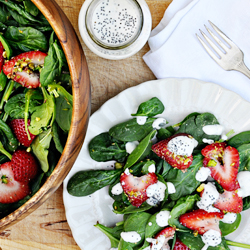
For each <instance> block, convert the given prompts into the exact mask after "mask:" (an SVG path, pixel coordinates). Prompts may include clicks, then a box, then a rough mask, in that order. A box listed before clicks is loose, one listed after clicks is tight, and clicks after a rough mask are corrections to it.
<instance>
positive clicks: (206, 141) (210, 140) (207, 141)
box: [202, 138, 214, 144]
mask: <svg viewBox="0 0 250 250" xmlns="http://www.w3.org/2000/svg"><path fill="white" fill-rule="evenodd" d="M202 141H203V142H204V143H207V144H213V143H214V140H212V139H206V138H203V139H202Z"/></svg>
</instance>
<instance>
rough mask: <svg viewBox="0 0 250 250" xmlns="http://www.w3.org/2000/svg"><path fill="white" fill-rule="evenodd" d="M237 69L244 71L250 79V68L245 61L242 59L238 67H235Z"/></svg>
mask: <svg viewBox="0 0 250 250" xmlns="http://www.w3.org/2000/svg"><path fill="white" fill-rule="evenodd" d="M235 70H237V71H239V72H241V73H243V74H244V75H245V76H247V77H248V78H249V79H250V70H249V68H248V67H247V66H246V65H245V63H244V62H243V61H242V62H240V63H239V64H238V65H237V67H236V68H235Z"/></svg>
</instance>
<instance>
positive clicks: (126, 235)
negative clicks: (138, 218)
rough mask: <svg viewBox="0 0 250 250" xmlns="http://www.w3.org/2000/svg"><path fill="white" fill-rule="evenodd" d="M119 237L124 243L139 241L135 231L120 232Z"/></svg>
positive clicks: (139, 238)
mask: <svg viewBox="0 0 250 250" xmlns="http://www.w3.org/2000/svg"><path fill="white" fill-rule="evenodd" d="M121 237H122V239H123V240H124V241H126V242H129V243H136V242H139V241H140V240H141V236H140V234H138V233H137V232H135V231H131V232H122V233H121Z"/></svg>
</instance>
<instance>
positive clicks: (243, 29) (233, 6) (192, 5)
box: [143, 0, 250, 101]
mask: <svg viewBox="0 0 250 250" xmlns="http://www.w3.org/2000/svg"><path fill="white" fill-rule="evenodd" d="M249 10H250V1H249V0H173V1H172V3H171V4H170V5H169V7H168V8H167V10H166V12H165V14H164V17H163V19H162V20H161V22H160V23H159V24H158V26H157V27H156V28H155V29H154V30H152V33H151V36H150V38H149V40H148V43H149V47H150V51H149V52H148V53H147V54H145V55H144V56H143V59H144V61H145V63H146V64H147V65H148V67H149V68H150V69H151V70H152V72H153V73H154V75H155V76H156V78H158V79H162V78H167V77H178V78H196V79H199V80H203V81H208V82H214V83H217V84H219V85H221V86H222V87H224V88H227V89H229V90H232V91H234V92H236V93H238V94H239V95H240V96H242V97H243V98H244V99H246V100H247V101H250V79H248V78H247V77H246V76H245V75H243V74H242V73H240V72H236V71H225V70H223V69H222V68H221V67H220V66H219V65H218V64H217V63H216V62H215V61H214V60H213V59H212V58H210V56H209V55H208V54H207V52H206V51H205V50H204V48H203V47H202V46H201V44H200V42H199V41H198V39H197V37H196V35H195V34H196V33H197V34H198V35H199V34H200V32H199V29H201V30H203V31H204V32H205V33H207V31H206V28H205V27H204V24H205V25H206V26H207V27H209V28H210V29H211V30H213V29H212V27H211V26H210V24H209V22H208V20H210V21H212V22H213V23H214V24H215V25H216V26H217V27H219V28H220V29H221V30H222V31H223V32H224V33H225V34H226V35H227V36H228V37H229V38H230V39H231V40H232V41H233V42H234V43H235V44H237V45H238V47H239V48H240V49H241V50H242V51H243V52H244V55H245V57H244V59H245V63H246V65H247V66H248V68H250V11H249ZM207 34H208V33H207Z"/></svg>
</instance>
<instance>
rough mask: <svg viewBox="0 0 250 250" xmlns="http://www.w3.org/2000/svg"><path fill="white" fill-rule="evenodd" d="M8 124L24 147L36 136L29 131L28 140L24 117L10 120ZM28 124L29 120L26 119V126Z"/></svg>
mask: <svg viewBox="0 0 250 250" xmlns="http://www.w3.org/2000/svg"><path fill="white" fill-rule="evenodd" d="M9 125H10V128H11V130H12V131H13V132H14V134H15V136H16V138H17V140H18V141H19V142H20V143H21V144H22V145H24V146H25V147H29V146H30V144H31V143H32V141H33V140H34V138H35V137H36V136H35V135H33V134H31V133H30V132H29V135H30V140H29V138H28V135H27V132H26V130H25V121H24V119H14V120H12V121H11V122H10V124H9ZM29 125H30V120H29V119H28V126H29Z"/></svg>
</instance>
